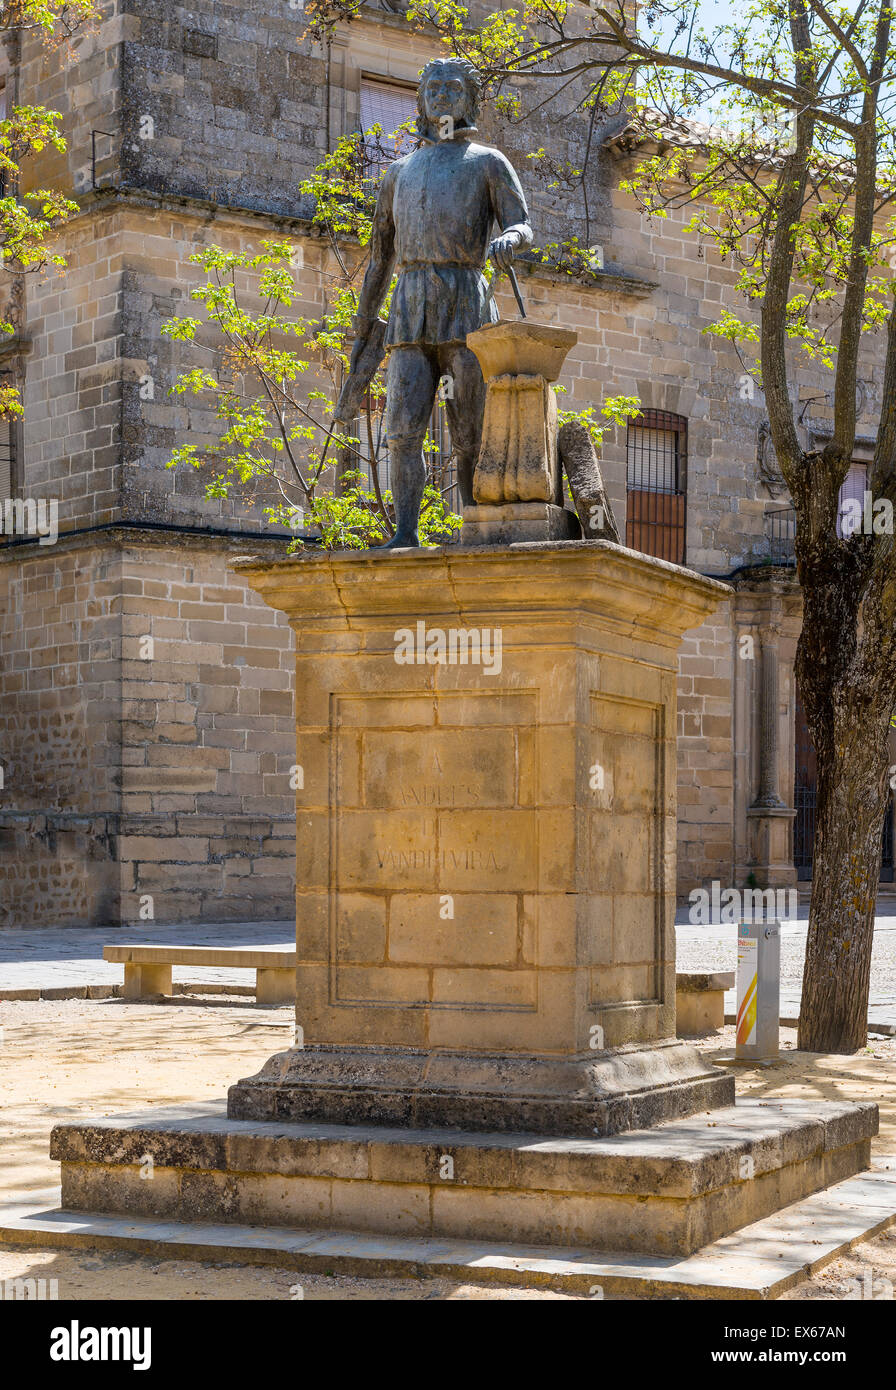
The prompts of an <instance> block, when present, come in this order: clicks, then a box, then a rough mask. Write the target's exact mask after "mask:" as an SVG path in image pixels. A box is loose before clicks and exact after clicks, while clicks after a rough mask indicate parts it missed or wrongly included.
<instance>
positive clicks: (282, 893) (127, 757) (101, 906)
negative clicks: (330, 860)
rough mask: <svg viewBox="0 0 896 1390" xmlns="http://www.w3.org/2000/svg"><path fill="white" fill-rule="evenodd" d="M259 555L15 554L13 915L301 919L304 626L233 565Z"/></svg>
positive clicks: (90, 543)
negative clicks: (298, 838)
mask: <svg viewBox="0 0 896 1390" xmlns="http://www.w3.org/2000/svg"><path fill="white" fill-rule="evenodd" d="M272 544H275V545H276V543H271V542H258V543H257V545H260V546H261V548H262V549H264V547H265V546H267V549H268V551H270V548H271V545H272ZM280 548H281V547H279V546H276V551H277V553H279V551H280ZM26 549H27V554H23V553H22V552H24V551H25V550H26ZM245 549H246V545H245V542H243V543H242V544H240V543H239V542H238V541H237V540H231V541H222V540H215V539H212V538H207V539H206V538H203V539H201V540H199V539H197V538H196V537H195V536H187V537H177V536H175V535H172V534H171V533H168V534H166V535H160V536H159V535H156V536H154V535H152V534H150V535H147V534H146V533H145V532H143V533H141V532H137V531H135V532H126V531H112V532H106V533H104V534H103V535H102V537H101V538H97V537H96V535H95V534H94V535H93V536H91V537H90V538H87V537H84V538H79V539H75V538H71V539H65V540H60V542H59V543H58V544H57V545H56V546H55V547H52V548H48V550H41V548H40V547H38V546H37V545H34V546H28V547H27V548H26V547H24V546H15V547H6V548H5V549H3V550H2V551H0V594H2V602H0V613H2V615H3V616H2V633H0V748H2V759H0V760H2V765H3V770H4V792H3V802H2V808H3V809H2V811H0V904H2V908H0V923H2V922H3V921H4V920H6V921H8V923H9V924H10V925H11V924H13V923H15V924H17V925H18V924H22V925H27V924H28V923H29V922H34V923H35V924H37V923H38V922H40V923H43V924H53V925H105V924H109V923H117V922H121V923H135V924H139V923H140V922H141V921H156V922H172V921H184V922H190V921H216V920H234V919H240V918H258V919H265V918H288V917H290V916H291V915H292V910H293V909H292V897H293V890H294V858H295V796H294V792H293V790H292V789H291V787H290V770H291V768H292V766H293V764H294V763H295V727H294V722H293V718H292V712H291V711H292V700H293V685H294V659H293V646H292V634H291V633H290V630H289V628H288V626H287V625H286V623H285V620H282V619H281V618H280V615H278V614H276V613H274V612H273V611H272V610H271V609H269V608H268V607H267V606H266V605H264V604H263V603H262V602H261V601H260V600H259V599H257V598H256V596H255V595H253V594H252V593H251V592H250V591H249V590H248V589H247V588H246V586H245V584H244V583H243V581H242V580H240V579H239V578H238V577H236V576H235V575H234V574H233V573H232V572H231V571H230V569H229V568H228V560H229V559H230V558H232V557H233V555H235V554H236V553H239V552H240V551H243V552H244V551H245ZM147 639H150V640H149V641H148V640H147Z"/></svg>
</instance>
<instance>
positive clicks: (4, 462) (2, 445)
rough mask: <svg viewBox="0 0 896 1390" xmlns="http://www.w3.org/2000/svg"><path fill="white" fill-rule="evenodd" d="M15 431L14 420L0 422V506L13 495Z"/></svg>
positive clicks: (16, 425)
mask: <svg viewBox="0 0 896 1390" xmlns="http://www.w3.org/2000/svg"><path fill="white" fill-rule="evenodd" d="M17 430H18V422H17V421H16V420H0V504H2V503H3V502H4V501H6V500H7V499H8V498H11V497H12V495H13V485H14V483H15V475H16V432H17Z"/></svg>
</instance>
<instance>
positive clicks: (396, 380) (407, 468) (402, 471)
mask: <svg viewBox="0 0 896 1390" xmlns="http://www.w3.org/2000/svg"><path fill="white" fill-rule="evenodd" d="M437 386H438V364H437V363H436V361H435V357H434V354H431V353H428V352H427V351H426V350H425V349H424V348H422V347H397V348H393V349H392V351H391V353H390V354H389V365H388V367H387V368H386V437H387V439H388V443H389V479H390V482H391V486H392V498H393V501H394V503H395V535H394V536H393V537H392V539H391V541H389V542H388V544H387V545H386V546H384V547H383V549H386V550H395V549H398V548H399V547H404V546H413V545H419V544H420V538H419V536H418V534H417V526H418V524H419V521H420V504H421V502H422V500H423V488H424V485H425V482H426V463H425V460H424V458H423V440H424V438H425V437H426V430H427V426H428V425H429V417H430V415H431V414H432V407H433V402H434V401H435V397H436V388H437Z"/></svg>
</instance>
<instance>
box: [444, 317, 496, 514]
mask: <svg viewBox="0 0 896 1390" xmlns="http://www.w3.org/2000/svg"><path fill="white" fill-rule="evenodd" d="M440 357H441V364H440V365H441V367H442V371H443V373H444V374H445V375H447V376H450V377H451V386H450V388H449V389H448V390H447V391H446V393H445V407H446V410H447V414H448V428H449V430H450V431H451V451H452V453H453V455H454V461H455V465H456V468H457V490H458V492H459V493H460V500H461V503H462V504H463V506H465V507H471V506H472V505H473V470H474V468H475V467H476V460H477V458H478V457H479V445H480V443H481V442H482V416H483V412H484V410H485V382H484V380H483V377H482V368H481V367H480V365H479V360H478V358H477V357H476V354H475V353H473V352H471V351H470V349H469V348H468V347H467V345H466V343H449V344H446V346H445V347H444V348H441V349H440Z"/></svg>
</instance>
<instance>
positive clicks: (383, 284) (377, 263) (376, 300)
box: [354, 164, 395, 334]
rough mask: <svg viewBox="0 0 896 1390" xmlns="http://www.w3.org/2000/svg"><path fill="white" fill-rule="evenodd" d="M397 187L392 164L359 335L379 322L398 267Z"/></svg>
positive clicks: (380, 197) (379, 209)
mask: <svg viewBox="0 0 896 1390" xmlns="http://www.w3.org/2000/svg"><path fill="white" fill-rule="evenodd" d="M394 187H395V165H394V164H392V165H390V166H389V168H388V169H387V170H386V172H385V174H384V175H383V178H382V182H381V183H380V191H379V193H378V194H377V200H376V209H375V211H374V214H373V230H372V231H371V234H370V264H369V265H368V267H367V273H366V275H365V276H364V284H363V285H362V286H361V294H360V297H359V300H358V312H357V315H356V316H355V324H354V327H355V332H356V333H358V334H362V333H364V332H366V331H367V330H368V329H369V328H370V325H371V324H372V323H373V321H374V320H375V319H376V317H377V315H378V314H379V311H380V305H381V304H382V302H383V300H384V299H385V297H386V291H387V289H388V288H389V281H390V280H391V278H392V269H393V267H394V265H395V222H394V220H393V216H392V198H393V192H394Z"/></svg>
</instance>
